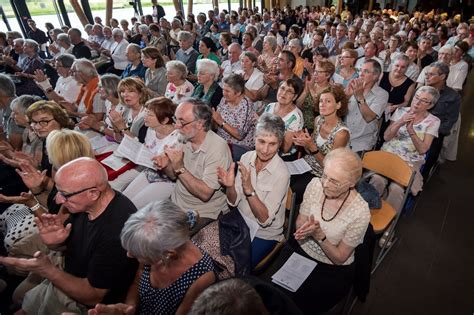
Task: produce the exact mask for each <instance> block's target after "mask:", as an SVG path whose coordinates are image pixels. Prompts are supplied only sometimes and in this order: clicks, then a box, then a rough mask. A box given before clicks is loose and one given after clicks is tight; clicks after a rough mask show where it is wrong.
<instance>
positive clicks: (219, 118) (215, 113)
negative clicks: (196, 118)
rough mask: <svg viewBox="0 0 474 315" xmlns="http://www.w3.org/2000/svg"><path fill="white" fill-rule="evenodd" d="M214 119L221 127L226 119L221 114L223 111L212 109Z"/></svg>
mask: <svg viewBox="0 0 474 315" xmlns="http://www.w3.org/2000/svg"><path fill="white" fill-rule="evenodd" d="M212 119H213V120H214V121H215V122H216V124H217V125H218V126H219V127H220V126H221V125H222V123H223V122H224V119H223V118H222V116H221V113H219V112H218V111H216V110H215V109H214V108H213V109H212Z"/></svg>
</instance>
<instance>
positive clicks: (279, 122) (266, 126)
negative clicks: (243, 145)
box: [255, 113, 285, 144]
mask: <svg viewBox="0 0 474 315" xmlns="http://www.w3.org/2000/svg"><path fill="white" fill-rule="evenodd" d="M269 133H270V134H273V135H275V136H276V137H277V138H278V142H279V143H280V144H281V143H282V142H283V138H284V137H285V123H284V122H283V119H281V117H280V116H278V115H275V114H270V113H265V114H263V115H262V116H260V119H259V120H258V123H257V126H256V127H255V136H259V135H261V134H269Z"/></svg>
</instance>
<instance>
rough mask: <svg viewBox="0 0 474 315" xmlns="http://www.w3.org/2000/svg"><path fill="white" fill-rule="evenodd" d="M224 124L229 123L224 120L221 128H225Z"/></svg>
mask: <svg viewBox="0 0 474 315" xmlns="http://www.w3.org/2000/svg"><path fill="white" fill-rule="evenodd" d="M224 125H227V123H226V122H225V120H224V121H223V122H222V124H221V128H224Z"/></svg>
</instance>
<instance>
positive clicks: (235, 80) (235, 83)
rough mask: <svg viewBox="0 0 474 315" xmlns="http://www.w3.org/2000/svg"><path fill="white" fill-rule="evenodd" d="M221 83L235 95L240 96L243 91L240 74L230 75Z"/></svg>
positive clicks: (243, 83) (243, 81) (243, 82)
mask: <svg viewBox="0 0 474 315" xmlns="http://www.w3.org/2000/svg"><path fill="white" fill-rule="evenodd" d="M222 82H224V84H226V85H228V86H229V87H230V88H231V89H232V90H234V91H235V92H237V93H240V94H242V93H244V91H245V80H244V78H243V77H242V76H241V75H240V74H236V73H231V74H229V75H228V76H227V77H225V78H224V79H223V80H222Z"/></svg>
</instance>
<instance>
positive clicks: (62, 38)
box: [57, 34, 71, 45]
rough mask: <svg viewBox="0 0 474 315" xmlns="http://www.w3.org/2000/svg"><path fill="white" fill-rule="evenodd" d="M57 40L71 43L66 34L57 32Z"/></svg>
mask: <svg viewBox="0 0 474 315" xmlns="http://www.w3.org/2000/svg"><path fill="white" fill-rule="evenodd" d="M57 41H63V42H65V43H66V44H67V45H71V40H70V39H69V35H68V34H59V35H58V37H57Z"/></svg>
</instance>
